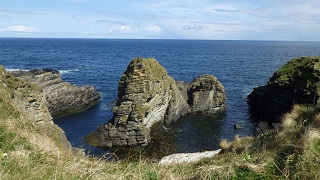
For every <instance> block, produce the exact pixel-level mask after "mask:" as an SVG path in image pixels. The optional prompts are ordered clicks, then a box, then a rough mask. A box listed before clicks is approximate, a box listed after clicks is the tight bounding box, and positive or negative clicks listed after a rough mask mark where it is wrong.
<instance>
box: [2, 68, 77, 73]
mask: <svg viewBox="0 0 320 180" xmlns="http://www.w3.org/2000/svg"><path fill="white" fill-rule="evenodd" d="M5 70H6V71H7V72H12V71H30V70H29V69H15V68H11V69H10V68H9V69H5ZM58 71H59V72H60V74H69V73H73V72H78V71H79V69H67V70H58Z"/></svg>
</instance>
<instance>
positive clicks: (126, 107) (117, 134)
mask: <svg viewBox="0 0 320 180" xmlns="http://www.w3.org/2000/svg"><path fill="white" fill-rule="evenodd" d="M214 80H215V82H213V81H214ZM200 81H201V82H200ZM177 84H179V87H178V86H177ZM177 84H176V82H175V81H174V79H173V78H172V77H170V76H169V75H168V74H167V71H166V70H165V68H164V67H162V66H161V65H160V64H159V63H158V62H157V61H156V60H155V59H152V58H149V59H144V58H136V59H133V60H132V61H131V62H130V64H129V66H128V67H127V70H126V71H125V72H124V74H123V75H122V77H121V79H120V80H119V87H118V101H117V104H116V106H115V107H114V108H113V113H114V116H113V118H112V119H111V120H110V122H109V123H107V124H103V125H101V126H100V127H99V128H98V134H99V144H98V146H100V147H110V146H113V145H118V146H119V145H125V146H126V145H128V146H134V145H141V146H145V145H147V144H148V143H149V141H150V135H149V134H150V128H151V126H152V125H154V124H155V123H157V122H160V121H161V122H165V123H167V124H170V123H171V122H175V121H177V120H178V119H179V118H180V117H181V116H184V115H186V114H188V113H191V112H196V113H198V112H201V113H216V112H218V109H221V111H223V109H224V108H225V104H224V100H225V94H224V90H223V86H222V85H221V84H220V83H218V81H217V79H216V78H214V77H213V76H209V75H207V76H204V77H201V78H198V79H197V80H195V82H194V83H191V86H190V87H191V90H190V88H189V87H187V83H183V82H178V83H177ZM217 84H218V85H219V87H211V86H216V85H217ZM180 90H181V91H180ZM222 92H223V93H222ZM205 96H206V97H207V98H210V100H207V99H206V98H205ZM217 98H218V99H217ZM189 99H190V102H192V104H191V106H190V104H188V101H189ZM205 99H206V101H205V102H204V103H205V105H204V106H203V104H201V103H200V102H199V101H201V100H205ZM205 106H209V107H207V108H206V107H205ZM220 107H221V108H220ZM219 112H220V111H219Z"/></svg>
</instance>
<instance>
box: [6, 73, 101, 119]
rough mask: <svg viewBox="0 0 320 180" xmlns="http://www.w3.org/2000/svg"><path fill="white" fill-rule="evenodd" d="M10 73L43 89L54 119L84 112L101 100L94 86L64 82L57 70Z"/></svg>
mask: <svg viewBox="0 0 320 180" xmlns="http://www.w3.org/2000/svg"><path fill="white" fill-rule="evenodd" d="M10 73H11V74H12V75H13V76H15V77H19V78H23V79H25V80H26V81H28V82H29V83H31V84H35V85H37V86H39V87H40V88H41V90H42V92H43V94H44V96H45V98H46V101H47V106H48V109H49V111H50V113H51V115H52V116H53V117H57V116H61V115H65V114H69V113H73V112H77V111H81V110H84V109H86V108H88V107H90V106H92V105H93V104H95V103H96V102H97V101H98V100H99V99H100V94H99V93H98V92H97V91H96V90H95V88H94V87H93V86H76V85H73V84H70V83H68V82H63V81H62V79H61V75H60V73H59V71H56V70H51V69H35V70H30V71H11V72H10Z"/></svg>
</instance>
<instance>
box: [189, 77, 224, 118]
mask: <svg viewBox="0 0 320 180" xmlns="http://www.w3.org/2000/svg"><path fill="white" fill-rule="evenodd" d="M225 101H226V94H225V92H224V87H223V86H222V84H221V83H220V82H219V81H218V80H217V78H216V77H214V76H211V75H202V76H198V77H197V78H195V79H194V80H193V81H192V82H191V84H190V85H189V89H188V104H190V106H191V110H192V112H193V113H212V114H214V113H217V112H223V111H225V110H226V104H225Z"/></svg>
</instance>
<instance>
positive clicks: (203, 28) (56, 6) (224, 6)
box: [0, 0, 320, 41]
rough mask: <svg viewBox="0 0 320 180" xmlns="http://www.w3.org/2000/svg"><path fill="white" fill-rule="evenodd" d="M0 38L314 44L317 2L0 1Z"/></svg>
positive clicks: (319, 33) (319, 36)
mask: <svg viewBox="0 0 320 180" xmlns="http://www.w3.org/2000/svg"><path fill="white" fill-rule="evenodd" d="M0 37H37V38H121V39H209V40H284V41H320V0H303V1H302V0H193V1H191V0H1V1H0Z"/></svg>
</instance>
